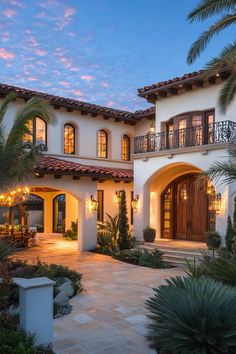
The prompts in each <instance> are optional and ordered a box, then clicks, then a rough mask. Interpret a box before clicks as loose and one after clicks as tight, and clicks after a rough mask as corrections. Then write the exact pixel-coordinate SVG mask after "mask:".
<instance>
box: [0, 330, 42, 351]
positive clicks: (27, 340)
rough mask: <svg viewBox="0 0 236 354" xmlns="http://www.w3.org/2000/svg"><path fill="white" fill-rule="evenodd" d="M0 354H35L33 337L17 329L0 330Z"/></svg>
mask: <svg viewBox="0 0 236 354" xmlns="http://www.w3.org/2000/svg"><path fill="white" fill-rule="evenodd" d="M0 353H4V354H16V353H17V354H36V353H37V352H36V349H35V347H34V336H32V335H30V334H27V333H26V332H24V331H22V330H19V329H11V330H10V329H4V328H0Z"/></svg>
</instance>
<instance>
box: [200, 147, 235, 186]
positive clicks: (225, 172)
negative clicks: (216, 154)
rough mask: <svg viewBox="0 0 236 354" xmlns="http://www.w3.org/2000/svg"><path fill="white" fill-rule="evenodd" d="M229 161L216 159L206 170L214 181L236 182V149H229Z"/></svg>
mask: <svg viewBox="0 0 236 354" xmlns="http://www.w3.org/2000/svg"><path fill="white" fill-rule="evenodd" d="M228 153H229V157H228V160H227V161H215V162H214V163H213V164H212V165H211V166H210V167H209V168H208V169H207V170H206V171H205V172H204V174H205V175H207V176H208V177H209V178H210V179H211V180H212V181H215V182H217V181H219V180H220V181H221V183H225V184H229V183H233V182H236V149H230V150H229V152H228Z"/></svg>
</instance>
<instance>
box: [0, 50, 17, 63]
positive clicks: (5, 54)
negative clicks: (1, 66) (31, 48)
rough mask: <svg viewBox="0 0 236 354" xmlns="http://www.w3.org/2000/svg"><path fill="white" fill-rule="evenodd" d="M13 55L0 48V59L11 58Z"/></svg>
mask: <svg viewBox="0 0 236 354" xmlns="http://www.w3.org/2000/svg"><path fill="white" fill-rule="evenodd" d="M14 57H15V54H14V53H11V52H8V51H7V50H6V49H4V48H0V59H4V60H11V59H13V58H14Z"/></svg>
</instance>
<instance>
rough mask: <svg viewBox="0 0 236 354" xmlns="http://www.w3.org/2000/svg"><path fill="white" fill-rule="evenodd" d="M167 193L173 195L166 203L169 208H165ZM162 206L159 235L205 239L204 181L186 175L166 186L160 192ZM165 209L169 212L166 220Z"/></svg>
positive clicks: (206, 200) (206, 214)
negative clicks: (166, 187) (161, 193)
mask: <svg viewBox="0 0 236 354" xmlns="http://www.w3.org/2000/svg"><path fill="white" fill-rule="evenodd" d="M167 192H168V194H167ZM168 195H171V196H172V202H171V201H170V202H169V204H168V205H169V210H166V207H165V205H166V198H167V196H168ZM162 208H163V209H162V210H163V212H162V218H163V220H162V237H165V238H173V239H177V240H191V241H205V235H204V234H205V232H206V231H207V229H208V226H207V225H208V199H207V193H206V181H205V180H202V179H199V175H193V174H191V175H186V176H183V177H181V178H178V179H177V180H176V181H174V182H173V183H172V184H171V185H169V186H168V189H167V190H166V191H165V192H164V193H163V195H162ZM166 211H167V212H169V213H168V215H169V214H170V215H171V217H170V218H169V220H170V221H169V222H168V220H166V219H165V215H166ZM168 225H169V228H168Z"/></svg>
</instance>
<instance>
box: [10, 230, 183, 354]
mask: <svg viewBox="0 0 236 354" xmlns="http://www.w3.org/2000/svg"><path fill="white" fill-rule="evenodd" d="M36 257H40V259H41V260H44V261H47V262H50V263H57V264H64V265H67V266H70V267H71V268H73V269H75V270H77V271H78V272H81V273H82V274H83V278H82V281H83V287H84V289H85V290H84V292H83V293H82V294H79V295H77V296H75V297H74V298H73V299H72V300H71V304H72V305H73V310H72V312H71V314H70V315H67V316H65V317H63V318H61V319H57V320H55V321H54V334H55V337H54V350H55V352H56V353H57V354H95V353H96V354H106V353H107V354H108V353H109V354H111V353H112V354H134V353H135V354H146V353H147V354H151V353H153V354H154V353H155V351H153V350H151V349H150V348H149V347H148V344H147V342H146V339H145V334H146V323H147V318H146V316H145V305H144V304H145V300H146V299H147V298H148V297H149V296H150V295H152V293H153V290H152V288H153V287H156V286H158V285H160V284H161V283H163V282H164V279H165V278H168V277H170V276H175V275H181V274H183V271H182V270H180V269H177V268H172V269H157V270H154V269H149V268H144V267H137V266H133V265H130V264H126V263H122V262H119V261H116V260H114V259H112V258H110V257H107V256H102V255H98V254H92V253H82V254H81V253H78V252H77V251H76V242H73V241H63V240H62V239H60V238H58V236H54V238H50V239H45V240H44V241H43V242H40V244H39V246H36V247H33V248H30V249H28V250H27V251H22V252H20V253H19V254H18V255H17V258H24V259H27V260H29V261H32V260H33V259H35V258H36Z"/></svg>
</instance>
